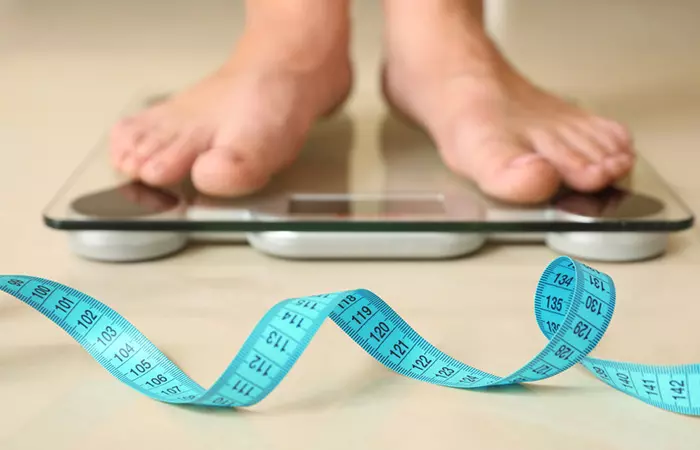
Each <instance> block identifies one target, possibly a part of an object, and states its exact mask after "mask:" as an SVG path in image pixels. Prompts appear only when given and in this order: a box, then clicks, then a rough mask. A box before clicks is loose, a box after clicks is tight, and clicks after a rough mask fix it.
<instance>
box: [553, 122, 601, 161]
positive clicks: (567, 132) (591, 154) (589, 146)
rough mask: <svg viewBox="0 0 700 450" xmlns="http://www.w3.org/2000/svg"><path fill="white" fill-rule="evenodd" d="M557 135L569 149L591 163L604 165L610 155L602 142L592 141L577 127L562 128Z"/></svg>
mask: <svg viewBox="0 0 700 450" xmlns="http://www.w3.org/2000/svg"><path fill="white" fill-rule="evenodd" d="M557 135H558V137H559V140H560V141H561V142H563V143H564V144H565V145H566V146H567V148H569V149H571V150H575V151H577V152H578V153H579V154H580V155H581V156H583V157H584V158H586V159H587V160H588V161H589V162H590V163H593V164H602V163H603V161H604V160H605V158H606V157H607V156H608V154H609V150H608V149H607V148H606V147H605V146H604V145H602V144H601V143H600V141H598V140H594V139H591V138H590V136H589V135H587V134H586V133H584V132H583V131H581V130H580V129H579V128H577V127H574V126H561V127H560V128H559V129H558V130H557Z"/></svg>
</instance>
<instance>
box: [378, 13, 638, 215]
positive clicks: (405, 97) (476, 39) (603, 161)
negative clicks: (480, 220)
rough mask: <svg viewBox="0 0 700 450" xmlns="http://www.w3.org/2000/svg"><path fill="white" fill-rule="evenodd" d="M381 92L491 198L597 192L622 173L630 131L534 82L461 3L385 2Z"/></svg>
mask: <svg viewBox="0 0 700 450" xmlns="http://www.w3.org/2000/svg"><path fill="white" fill-rule="evenodd" d="M385 5H386V10H387V20H388V23H387V28H386V30H387V36H386V40H387V57H386V65H385V70H384V92H385V95H386V97H387V99H388V101H389V102H390V103H391V104H392V105H393V106H394V107H395V108H397V109H398V110H400V111H401V112H402V113H403V114H404V115H406V116H408V117H409V118H410V119H412V120H414V121H415V122H417V123H418V124H419V125H421V126H423V127H425V128H426V129H427V131H428V132H429V134H430V135H431V137H432V138H433V140H434V141H435V142H436V145H437V146H438V148H439V149H440V153H441V155H442V157H443V160H444V161H445V163H446V164H447V165H448V166H449V167H450V168H451V169H452V170H453V171H455V172H457V173H459V174H462V175H464V176H466V177H468V178H470V179H472V180H474V182H476V183H477V184H478V186H479V187H480V188H481V190H482V191H484V192H485V193H486V194H489V195H491V196H493V197H496V198H498V199H501V200H505V201H510V202H516V203H534V202H540V201H544V200H547V199H548V198H550V197H551V196H552V195H553V194H554V193H555V192H556V190H557V189H558V188H559V186H560V184H561V182H562V181H563V182H564V183H565V184H566V185H568V186H569V187H571V188H573V189H575V190H578V191H582V192H592V191H598V190H601V189H603V188H605V187H607V186H609V185H610V184H612V183H614V182H615V181H616V180H618V179H620V178H622V177H624V176H625V175H626V174H627V173H628V172H629V171H630V170H631V168H632V167H633V164H634V153H633V151H632V146H631V138H630V135H629V133H628V132H627V130H626V129H625V128H624V127H623V126H622V125H620V124H618V123H617V122H614V121H611V120H607V119H604V118H601V117H597V116H595V115H592V114H590V113H588V112H586V111H584V110H582V109H580V108H578V107H576V106H574V105H571V104H569V103H567V102H565V101H564V100H562V99H560V98H557V97H555V96H553V95H551V94H549V93H547V92H544V91H542V90H540V89H539V88H537V87H535V86H533V85H532V84H531V83H529V82H528V81H527V80H526V79H525V78H523V77H522V76H521V75H520V74H518V73H517V72H516V71H515V70H514V69H513V68H512V67H511V66H510V65H509V64H508V63H507V62H506V61H505V60H504V58H503V56H502V55H501V54H500V53H499V52H498V50H497V49H496V47H495V45H494V44H493V43H492V42H491V41H490V40H489V38H488V37H487V36H486V34H485V31H484V30H483V27H482V25H481V24H480V22H479V20H478V18H475V17H473V16H472V15H471V13H470V11H469V9H468V7H467V4H466V3H465V2H464V0H420V1H415V2H412V3H411V7H408V8H407V7H406V5H405V0H385Z"/></svg>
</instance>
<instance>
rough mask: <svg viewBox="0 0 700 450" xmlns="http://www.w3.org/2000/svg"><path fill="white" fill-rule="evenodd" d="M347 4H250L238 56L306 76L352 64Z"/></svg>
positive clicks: (263, 0)
mask: <svg viewBox="0 0 700 450" xmlns="http://www.w3.org/2000/svg"><path fill="white" fill-rule="evenodd" d="M348 4H349V0H324V1H323V2H317V1H316V0H287V1H284V2H280V1H279V0H249V2H248V9H247V17H246V26H245V32H244V35H243V38H242V39H241V42H240V45H239V48H238V49H237V50H236V53H239V54H240V53H241V52H245V53H248V54H249V56H250V57H251V58H253V59H259V60H262V61H263V62H267V63H273V64H276V65H280V66H283V67H284V68H285V70H288V71H295V72H299V73H303V74H308V73H311V72H314V71H318V70H319V69H321V70H324V69H325V67H324V66H326V65H328V64H342V63H343V62H344V60H349V44H350V16H349V8H348ZM246 59H248V58H246ZM248 63H250V61H248Z"/></svg>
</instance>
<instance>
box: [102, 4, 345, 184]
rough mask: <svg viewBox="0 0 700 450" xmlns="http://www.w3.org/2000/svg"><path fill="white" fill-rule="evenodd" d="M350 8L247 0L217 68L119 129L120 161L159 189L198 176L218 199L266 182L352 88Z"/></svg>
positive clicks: (116, 157)
mask: <svg viewBox="0 0 700 450" xmlns="http://www.w3.org/2000/svg"><path fill="white" fill-rule="evenodd" d="M347 6H348V5H347V0H326V1H325V2H324V3H323V4H322V5H319V2H317V1H315V0H288V1H285V2H279V1H277V0H249V2H248V11H247V14H248V17H247V24H246V31H245V33H244V36H243V37H242V39H241V40H240V42H239V43H238V46H237V48H236V50H235V52H234V54H233V56H232V58H231V59H230V60H229V61H228V62H227V63H226V64H225V65H224V66H223V67H222V68H221V69H220V70H218V71H217V72H216V73H214V74H212V75H210V76H208V77H207V78H205V79H204V80H202V81H201V82H199V83H198V84H196V85H195V86H193V87H191V88H189V89H187V90H185V91H183V92H182V93H179V94H177V95H176V96H174V97H173V98H172V99H170V100H167V101H165V102H163V103H161V104H158V105H156V106H154V107H152V108H150V109H147V110H145V111H143V112H141V113H139V114H138V115H136V116H134V117H130V118H126V119H124V120H122V121H121V122H120V123H118V124H117V125H116V126H115V127H114V129H113V132H112V145H111V148H112V160H113V163H114V165H115V166H116V167H117V168H118V169H120V170H121V171H123V172H125V173H127V174H128V175H130V176H131V177H133V178H135V179H138V180H141V181H143V182H144V183H146V184H150V185H155V186H164V185H169V184H172V183H175V182H178V181H180V180H182V179H183V178H185V177H186V176H187V175H189V174H190V173H191V177H192V181H193V183H194V185H195V186H196V187H197V189H198V190H199V191H201V192H203V193H205V194H209V195H215V196H235V195H242V194H246V193H249V192H252V191H255V190H257V189H260V188H261V187H263V186H264V185H265V184H266V183H267V182H268V180H269V179H270V177H271V176H272V175H274V174H275V173H276V172H278V171H279V170H281V169H282V168H284V167H285V166H286V165H287V164H289V163H290V162H292V161H293V160H294V158H295V157H296V155H297V153H298V151H299V150H300V148H301V147H302V145H303V143H304V141H305V138H306V135H307V132H308V131H309V130H310V128H311V126H312V125H313V123H314V121H315V120H316V119H318V118H319V117H320V116H323V115H325V114H327V113H330V112H331V111H332V110H334V109H335V108H336V107H338V106H339V105H340V104H341V103H342V102H343V101H344V100H345V99H346V97H347V96H348V94H349V91H350V87H351V81H352V80H351V79H352V74H351V67H350V63H349V57H348V39H349V24H348V21H349V19H348V11H347Z"/></svg>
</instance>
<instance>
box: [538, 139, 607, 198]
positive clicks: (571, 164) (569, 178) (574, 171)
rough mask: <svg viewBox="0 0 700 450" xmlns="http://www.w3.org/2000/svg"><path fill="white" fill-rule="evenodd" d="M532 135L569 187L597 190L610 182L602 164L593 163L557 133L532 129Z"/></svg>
mask: <svg viewBox="0 0 700 450" xmlns="http://www.w3.org/2000/svg"><path fill="white" fill-rule="evenodd" d="M530 137H531V139H532V144H533V146H534V148H535V150H536V151H537V152H538V153H539V154H541V155H543V156H544V157H545V158H546V159H547V160H548V161H550V162H551V163H552V164H553V165H554V166H555V167H556V168H557V169H558V170H559V172H560V173H561V175H562V177H563V178H564V181H565V183H566V184H567V185H568V186H569V187H571V188H573V189H575V190H578V191H581V192H595V191H599V190H601V189H603V188H604V187H605V186H607V185H608V184H609V183H610V178H609V176H608V174H607V173H606V170H605V168H604V167H603V166H602V165H599V164H594V163H592V161H591V160H589V159H588V158H586V157H585V156H584V155H583V154H581V153H580V152H579V151H577V150H576V149H574V148H572V147H571V146H570V145H569V144H568V143H567V141H565V140H563V139H562V138H560V137H559V136H558V135H557V134H555V133H552V132H549V131H547V130H532V131H531V132H530Z"/></svg>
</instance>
